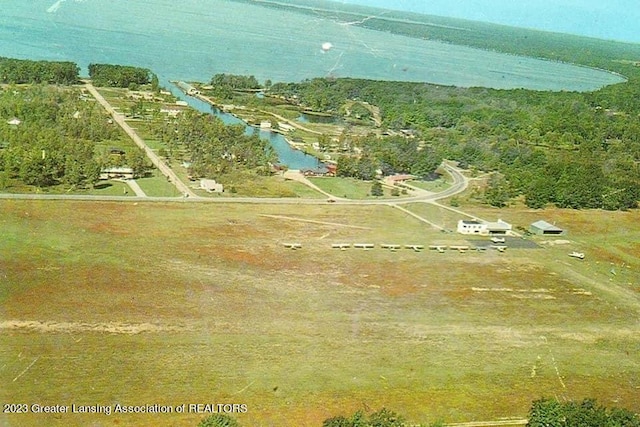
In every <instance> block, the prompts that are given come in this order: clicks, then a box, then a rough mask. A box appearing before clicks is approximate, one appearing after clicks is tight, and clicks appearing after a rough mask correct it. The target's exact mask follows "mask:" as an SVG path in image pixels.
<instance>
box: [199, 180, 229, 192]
mask: <svg viewBox="0 0 640 427" xmlns="http://www.w3.org/2000/svg"><path fill="white" fill-rule="evenodd" d="M200 188H201V189H202V190H205V191H207V192H208V193H222V192H224V186H223V185H222V184H220V183H217V182H216V181H215V179H201V180H200Z"/></svg>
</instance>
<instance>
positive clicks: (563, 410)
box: [198, 398, 640, 427]
mask: <svg viewBox="0 0 640 427" xmlns="http://www.w3.org/2000/svg"><path fill="white" fill-rule="evenodd" d="M240 425H241V424H240V423H239V422H238V421H237V420H236V419H235V418H233V417H231V416H230V415H226V414H215V415H211V416H209V417H206V418H204V419H203V420H201V421H200V423H199V424H198V427H240ZM444 425H445V424H444V422H443V421H436V422H434V423H432V424H429V426H430V427H443V426H444ZM408 426H422V427H427V425H426V424H419V425H418V424H415V423H410V422H408V421H407V420H406V418H405V417H403V416H402V415H400V414H398V413H396V412H394V411H390V410H388V409H385V408H383V409H381V410H379V411H376V412H373V413H370V414H367V413H365V412H364V411H362V410H360V411H356V412H355V413H354V414H352V415H349V416H344V415H338V416H334V417H331V418H327V419H326V420H324V422H323V423H322V427H408ZM527 427H640V416H638V414H635V413H634V412H632V411H630V410H628V409H624V408H607V407H605V406H603V405H600V404H598V402H597V401H596V400H594V399H585V400H583V401H582V402H574V401H565V402H560V401H558V400H557V399H549V398H544V399H539V400H536V401H535V402H533V403H532V405H531V409H530V410H529V418H528V422H527Z"/></svg>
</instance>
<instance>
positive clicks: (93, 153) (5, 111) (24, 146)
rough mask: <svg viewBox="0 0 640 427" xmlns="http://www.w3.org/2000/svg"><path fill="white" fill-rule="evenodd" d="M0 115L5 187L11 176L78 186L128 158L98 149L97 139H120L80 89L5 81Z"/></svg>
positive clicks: (0, 95) (45, 184) (36, 183)
mask: <svg viewBox="0 0 640 427" xmlns="http://www.w3.org/2000/svg"><path fill="white" fill-rule="evenodd" d="M0 118H2V121H0V186H1V187H3V188H6V187H8V186H10V185H11V184H12V183H15V182H22V183H24V184H27V185H32V186H36V187H51V186H55V185H65V186H67V187H71V188H82V187H86V186H89V185H92V184H94V183H95V182H96V181H97V180H98V178H99V175H100V171H101V170H102V168H104V167H106V166H109V165H113V166H117V165H121V164H122V163H123V162H125V161H126V160H125V158H124V157H123V158H120V157H118V158H115V157H110V156H109V153H108V152H107V151H106V150H103V151H98V150H96V143H99V142H101V141H118V140H120V138H121V133H120V131H119V128H118V127H117V126H115V125H113V124H110V123H109V121H108V117H107V116H106V115H105V113H104V111H103V110H102V108H101V107H100V106H99V105H98V104H97V103H96V102H89V101H88V100H87V98H85V97H84V95H83V94H82V92H81V91H80V90H78V89H70V88H58V87H54V86H41V85H33V86H29V87H26V88H17V87H13V86H9V87H8V88H7V89H5V90H3V91H1V92H0ZM135 156H136V154H135V153H133V152H132V153H127V157H131V158H134V157H135Z"/></svg>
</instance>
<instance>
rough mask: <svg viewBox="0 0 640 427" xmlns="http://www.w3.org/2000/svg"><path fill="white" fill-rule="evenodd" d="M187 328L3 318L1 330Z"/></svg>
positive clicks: (121, 331) (153, 330) (126, 332)
mask: <svg viewBox="0 0 640 427" xmlns="http://www.w3.org/2000/svg"><path fill="white" fill-rule="evenodd" d="M185 329H186V328H184V327H179V326H163V325H156V324H152V323H121V322H108V323H80V322H53V321H46V322H44V321H39V320H2V321H0V331H3V330H24V331H31V332H41V333H73V332H101V333H110V334H124V335H135V334H140V333H158V332H169V331H174V332H175V331H183V330H185Z"/></svg>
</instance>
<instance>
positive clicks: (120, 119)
mask: <svg viewBox="0 0 640 427" xmlns="http://www.w3.org/2000/svg"><path fill="white" fill-rule="evenodd" d="M85 88H87V90H88V91H89V93H91V95H93V97H94V98H95V99H96V100H97V101H98V102H99V103H100V104H101V105H102V107H104V109H105V110H107V112H108V113H109V114H111V117H113V120H115V122H116V123H117V124H118V125H119V126H120V127H121V128H122V129H123V130H124V131H125V132H126V133H127V135H129V137H131V139H132V140H133V142H135V143H136V145H137V146H138V147H140V148H141V149H142V150H144V153H145V154H146V155H147V157H148V158H149V160H151V163H153V165H154V166H155V167H156V168H158V170H159V171H160V172H162V174H163V175H164V176H166V177H167V178H168V179H169V181H170V182H171V183H172V184H173V185H175V186H176V188H177V189H178V191H179V192H180V193H181V194H188V196H189V197H192V198H197V197H198V196H197V195H196V194H195V193H193V191H191V189H190V188H189V187H188V186H187V185H185V183H184V182H182V180H180V178H178V175H176V174H175V172H174V171H173V170H171V168H170V167H169V166H167V165H166V164H165V163H164V162H163V161H162V159H160V157H158V155H157V154H156V153H154V152H153V150H152V149H151V148H149V146H148V145H147V144H145V142H144V141H143V140H142V138H140V137H139V136H138V134H137V133H136V132H135V131H134V130H133V129H132V128H131V126H129V124H128V123H127V122H126V121H125V120H124V116H123V115H122V114H120V113H118V112H117V111H116V110H114V109H113V107H112V106H111V104H109V102H108V101H107V100H106V99H104V97H103V96H102V95H100V92H98V91H97V90H96V88H95V87H93V85H92V84H91V83H85Z"/></svg>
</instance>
